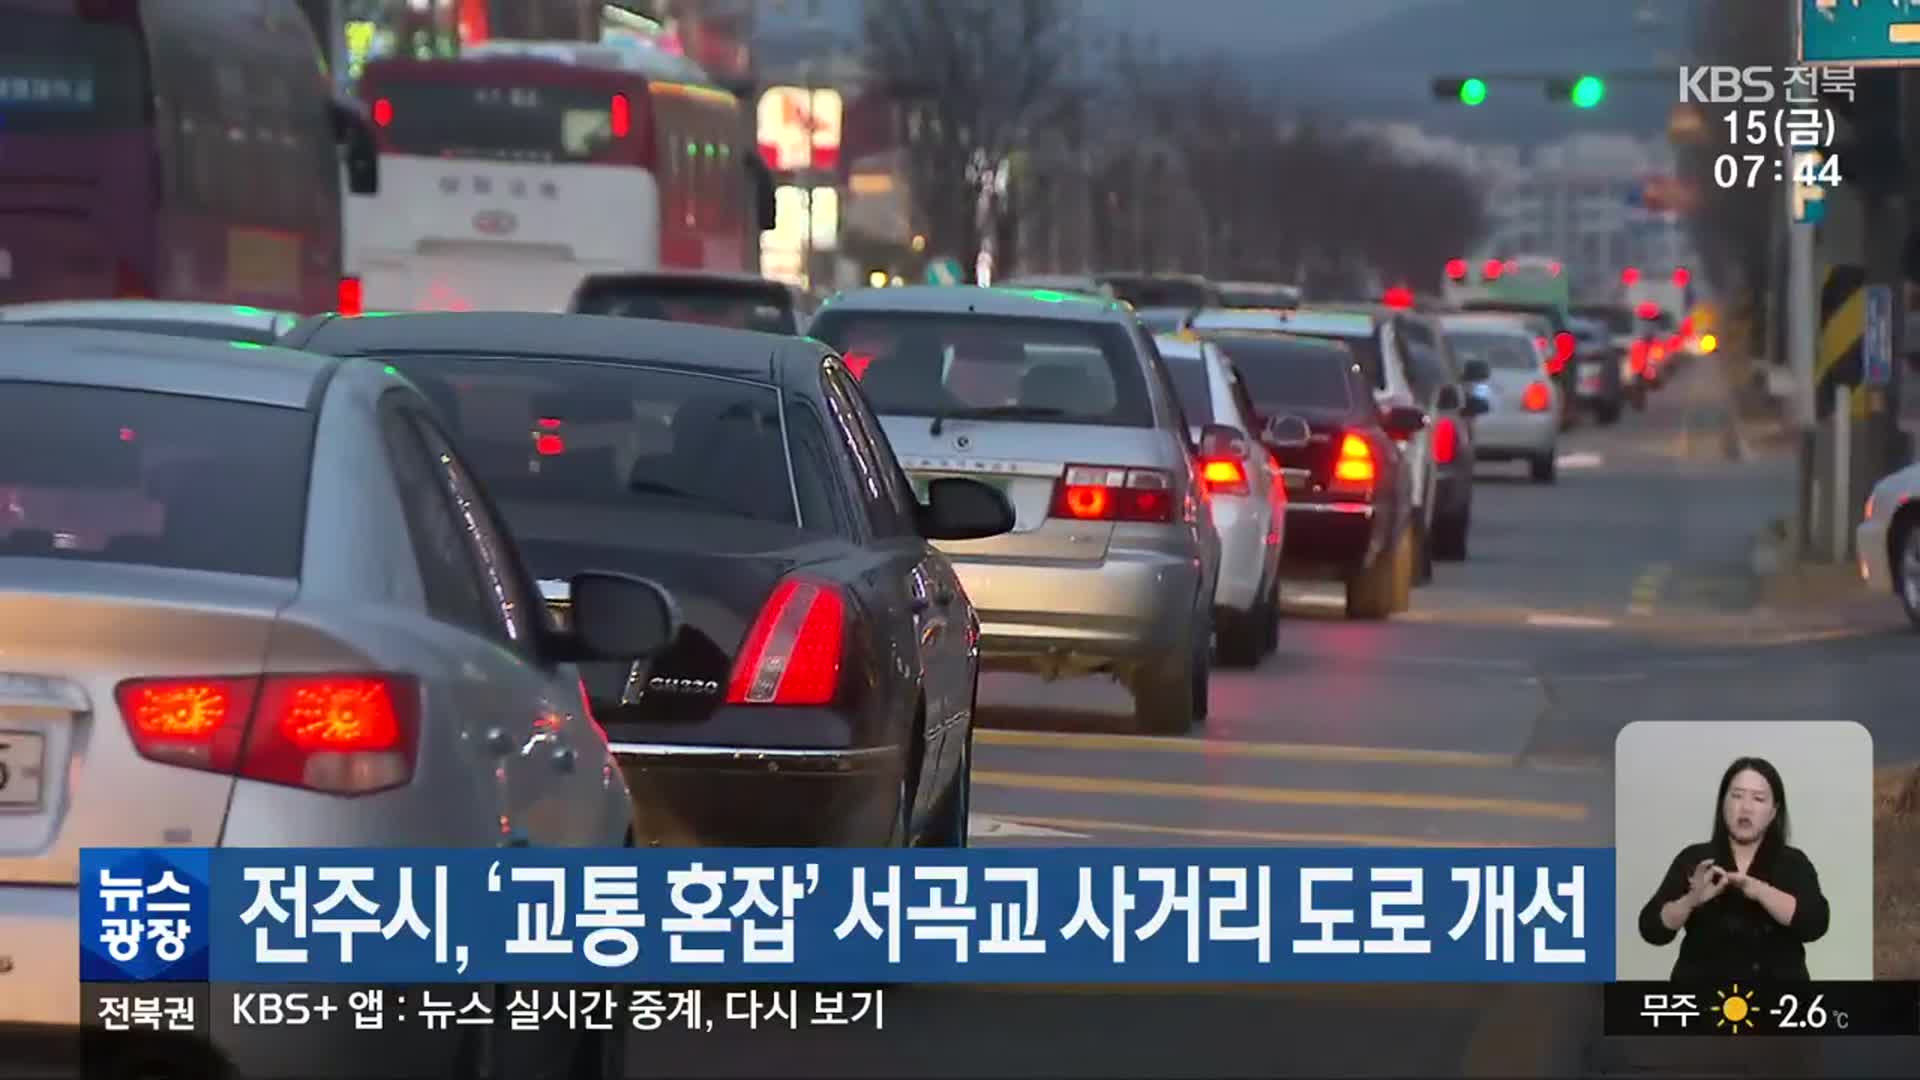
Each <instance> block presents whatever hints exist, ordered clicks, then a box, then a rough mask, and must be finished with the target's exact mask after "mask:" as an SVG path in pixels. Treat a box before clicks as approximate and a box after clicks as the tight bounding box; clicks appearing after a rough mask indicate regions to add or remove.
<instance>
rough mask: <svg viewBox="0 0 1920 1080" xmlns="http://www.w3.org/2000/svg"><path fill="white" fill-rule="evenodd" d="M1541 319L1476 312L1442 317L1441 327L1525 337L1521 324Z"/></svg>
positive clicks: (1509, 314)
mask: <svg viewBox="0 0 1920 1080" xmlns="http://www.w3.org/2000/svg"><path fill="white" fill-rule="evenodd" d="M1539 317H1540V316H1538V315H1533V314H1528V313H1525V312H1518V311H1514V312H1502V311H1475V312H1466V313H1461V314H1457V315H1443V316H1441V317H1440V325H1441V327H1442V328H1444V329H1447V330H1469V329H1472V330H1507V331H1510V332H1512V333H1515V334H1520V335H1523V336H1524V335H1525V334H1526V329H1525V328H1524V327H1523V326H1521V323H1522V322H1524V321H1526V320H1528V319H1537V318H1539Z"/></svg>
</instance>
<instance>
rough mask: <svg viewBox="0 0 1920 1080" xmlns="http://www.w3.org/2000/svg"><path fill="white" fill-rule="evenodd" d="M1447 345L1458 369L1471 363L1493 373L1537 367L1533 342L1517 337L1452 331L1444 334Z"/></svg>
mask: <svg viewBox="0 0 1920 1080" xmlns="http://www.w3.org/2000/svg"><path fill="white" fill-rule="evenodd" d="M1447 344H1448V345H1450V346H1452V347H1453V355H1454V358H1455V359H1456V360H1458V361H1459V363H1460V365H1461V366H1462V367H1465V366H1466V365H1467V364H1470V363H1472V362H1473V361H1475V360H1480V361H1484V362H1485V363H1486V365H1487V367H1488V368H1489V369H1491V370H1493V371H1522V372H1531V371H1533V370H1535V369H1537V368H1538V367H1539V366H1540V354H1539V353H1538V352H1536V351H1535V350H1534V347H1533V342H1531V341H1529V340H1527V339H1526V338H1524V337H1521V336H1520V335H1518V334H1498V333H1483V332H1473V331H1455V332H1454V333H1450V334H1448V335H1447Z"/></svg>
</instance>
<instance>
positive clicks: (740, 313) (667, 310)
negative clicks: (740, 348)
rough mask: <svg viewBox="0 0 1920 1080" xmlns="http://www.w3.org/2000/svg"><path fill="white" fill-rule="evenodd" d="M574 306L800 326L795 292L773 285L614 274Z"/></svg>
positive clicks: (748, 325)
mask: <svg viewBox="0 0 1920 1080" xmlns="http://www.w3.org/2000/svg"><path fill="white" fill-rule="evenodd" d="M573 310H574V311H576V312H579V313H581V314H583V315H619V316H624V317H626V318H630V319H660V320H663V321H666V322H687V323H700V324H702V325H704V326H725V327H731V328H732V329H735V330H758V331H760V332H762V333H768V334H791V333H793V332H794V326H795V324H794V314H793V298H792V296H790V295H789V294H788V293H787V291H786V290H785V289H784V288H782V287H780V286H778V285H773V284H767V285H755V284H750V283H742V284H739V285H734V284H729V283H724V282H705V281H691V280H690V281H674V280H672V279H670V278H654V279H619V278H615V279H611V280H605V281H594V282H589V283H588V284H587V285H586V286H584V287H583V288H582V289H581V290H580V295H579V296H578V297H576V298H575V300H574V306H573Z"/></svg>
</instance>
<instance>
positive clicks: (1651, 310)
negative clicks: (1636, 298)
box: [1634, 300, 1660, 319]
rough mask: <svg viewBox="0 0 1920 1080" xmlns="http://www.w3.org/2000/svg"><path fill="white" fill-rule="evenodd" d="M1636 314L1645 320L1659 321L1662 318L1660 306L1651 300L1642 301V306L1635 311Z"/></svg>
mask: <svg viewBox="0 0 1920 1080" xmlns="http://www.w3.org/2000/svg"><path fill="white" fill-rule="evenodd" d="M1634 314H1636V315H1638V316H1640V317H1641V318H1643V319H1657V318H1659V317H1660V305H1659V304H1656V303H1654V302H1653V301H1651V300H1642V301H1641V302H1640V306H1639V307H1637V308H1635V309H1634Z"/></svg>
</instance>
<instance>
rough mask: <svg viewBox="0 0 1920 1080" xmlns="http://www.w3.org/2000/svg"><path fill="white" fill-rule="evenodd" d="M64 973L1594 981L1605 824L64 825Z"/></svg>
mask: <svg viewBox="0 0 1920 1080" xmlns="http://www.w3.org/2000/svg"><path fill="white" fill-rule="evenodd" d="M81 875H82V878H81V880H82V889H81V909H80V915H81V939H80V948H81V957H80V970H81V978H82V980H83V981H88V982H116V983H129V982H149V981H170V982H214V983H246V984H272V983H286V982H296V981H297V982H303V983H360V984H368V983H393V984H399V983H440V984H445V983H495V982H498V983H582V984H584V983H662V984H676V983H730V982H771V981H776V980H777V981H779V982H783V983H863V982H878V983H962V982H964V983H1101V982H1114V983H1190V982H1475V981H1486V982H1525V981H1537V982H1588V983H1592V982H1606V981H1609V980H1610V979H1611V978H1612V976H1613V969H1614V941H1613V927H1614V919H1613V913H1612V910H1611V909H1612V900H1613V895H1614V892H1613V889H1614V884H1613V878H1614V859H1613V852H1612V851H1611V850H1609V849H1580V848H1540V849H1526V848H1498V849H1485V850H1482V849H1471V848H1460V849H1419V850H1395V849H1350V848H1333V849H1315V848H1244V849H1243V848H1206V849H1198V850H1186V851H1169V850H1168V849H1165V848H1155V849H1131V848H1106V849H1102V848H1073V849H1066V850H1056V851H1048V850H1037V849H1019V850H1014V849H1008V850H975V851H931V850H911V849H910V850H905V851H889V850H825V849H807V850H768V849H759V850H754V849H731V850H722V849H715V850H693V849H678V850H672V851H667V850H639V851H636V850H629V849H614V850H599V849H567V850H559V849H555V850H533V849H514V850H498V851H496V850H386V851H368V850H353V849H278V848H252V849H249V848H233V849H213V850H208V849H193V848H151V849H88V850H86V851H83V852H82V855H81Z"/></svg>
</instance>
